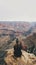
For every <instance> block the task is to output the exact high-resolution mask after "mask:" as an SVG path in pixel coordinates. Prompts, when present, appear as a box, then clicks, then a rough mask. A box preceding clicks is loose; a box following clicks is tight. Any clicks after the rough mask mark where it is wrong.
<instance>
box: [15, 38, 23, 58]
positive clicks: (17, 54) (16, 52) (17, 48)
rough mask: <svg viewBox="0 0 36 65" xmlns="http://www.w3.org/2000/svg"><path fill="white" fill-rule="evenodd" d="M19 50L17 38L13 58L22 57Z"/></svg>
mask: <svg viewBox="0 0 36 65" xmlns="http://www.w3.org/2000/svg"><path fill="white" fill-rule="evenodd" d="M21 49H22V46H21V43H20V44H19V40H18V38H17V39H16V44H15V45H14V56H15V57H21V55H22V52H21Z"/></svg>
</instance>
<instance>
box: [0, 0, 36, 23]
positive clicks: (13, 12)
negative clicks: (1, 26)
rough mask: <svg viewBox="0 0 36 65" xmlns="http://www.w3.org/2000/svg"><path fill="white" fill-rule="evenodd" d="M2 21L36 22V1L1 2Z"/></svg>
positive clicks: (0, 15) (16, 0)
mask: <svg viewBox="0 0 36 65" xmlns="http://www.w3.org/2000/svg"><path fill="white" fill-rule="evenodd" d="M0 21H29V22H31V21H36V0H0Z"/></svg>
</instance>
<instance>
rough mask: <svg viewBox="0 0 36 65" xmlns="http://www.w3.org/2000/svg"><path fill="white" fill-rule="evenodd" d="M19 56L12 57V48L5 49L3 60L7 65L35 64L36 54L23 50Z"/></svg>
mask: <svg viewBox="0 0 36 65" xmlns="http://www.w3.org/2000/svg"><path fill="white" fill-rule="evenodd" d="M21 51H22V56H21V57H18V58H16V57H14V53H13V52H14V49H9V50H7V54H6V57H5V58H4V61H5V63H6V64H7V65H36V56H35V55H34V54H30V53H27V52H25V51H23V50H21Z"/></svg>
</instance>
